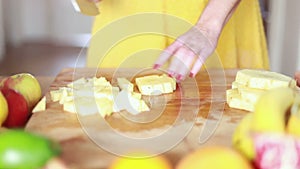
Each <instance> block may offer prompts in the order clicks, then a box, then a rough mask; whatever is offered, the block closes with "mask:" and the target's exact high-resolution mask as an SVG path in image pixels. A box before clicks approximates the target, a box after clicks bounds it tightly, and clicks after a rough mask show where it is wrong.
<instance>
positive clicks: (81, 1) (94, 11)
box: [71, 0, 100, 16]
mask: <svg viewBox="0 0 300 169" xmlns="http://www.w3.org/2000/svg"><path fill="white" fill-rule="evenodd" d="M71 2H72V5H73V7H74V9H75V10H76V11H77V12H80V13H82V14H84V15H89V16H96V15H99V14H100V12H99V8H98V7H97V3H95V2H91V1H89V0H71Z"/></svg>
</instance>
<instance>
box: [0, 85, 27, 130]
mask: <svg viewBox="0 0 300 169" xmlns="http://www.w3.org/2000/svg"><path fill="white" fill-rule="evenodd" d="M1 92H2V94H3V96H4V97H5V100H6V102H7V105H8V115H7V118H6V120H5V121H4V123H3V126H5V127H8V128H19V127H24V126H25V124H26V123H27V121H28V118H29V115H30V113H29V110H28V106H27V103H26V100H25V98H24V97H23V96H22V95H21V94H20V93H18V92H16V91H15V90H13V89H9V88H2V89H1Z"/></svg>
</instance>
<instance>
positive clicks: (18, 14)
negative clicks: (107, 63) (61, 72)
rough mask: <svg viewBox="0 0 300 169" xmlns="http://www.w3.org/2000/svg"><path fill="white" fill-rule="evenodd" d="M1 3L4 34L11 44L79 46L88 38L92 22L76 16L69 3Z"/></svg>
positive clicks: (36, 0)
mask: <svg viewBox="0 0 300 169" xmlns="http://www.w3.org/2000/svg"><path fill="white" fill-rule="evenodd" d="M3 3H4V4H3V5H4V6H5V8H4V20H5V33H6V34H7V42H8V43H10V44H13V45H19V44H21V43H23V42H28V41H49V40H50V41H54V42H55V43H62V44H66V45H75V46H76V45H79V46H80V45H82V44H80V43H83V42H84V43H85V41H86V40H87V39H86V38H88V37H89V32H90V30H91V26H92V21H93V18H92V17H89V16H84V15H82V14H80V13H77V12H76V11H75V10H74V9H73V6H72V3H71V1H70V0H5V1H4V2H3ZM82 37H84V38H85V39H82Z"/></svg>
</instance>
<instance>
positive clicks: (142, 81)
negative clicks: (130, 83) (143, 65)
mask: <svg viewBox="0 0 300 169" xmlns="http://www.w3.org/2000/svg"><path fill="white" fill-rule="evenodd" d="M135 83H136V85H137V86H138V89H139V91H140V92H141V93H142V94H143V95H157V94H162V93H172V92H173V91H174V90H176V80H175V79H174V78H171V77H169V76H167V75H165V74H163V75H149V76H143V77H138V78H136V79H135Z"/></svg>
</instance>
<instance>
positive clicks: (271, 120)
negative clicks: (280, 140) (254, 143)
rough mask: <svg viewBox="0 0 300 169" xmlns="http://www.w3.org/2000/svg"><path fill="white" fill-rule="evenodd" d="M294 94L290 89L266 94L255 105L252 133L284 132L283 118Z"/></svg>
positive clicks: (271, 91) (292, 100)
mask: <svg viewBox="0 0 300 169" xmlns="http://www.w3.org/2000/svg"><path fill="white" fill-rule="evenodd" d="M294 98H295V93H294V91H293V90H292V89H291V88H277V89H272V90H270V91H269V92H266V93H265V94H264V95H262V96H261V97H260V99H259V100H258V101H257V103H256V104H255V111H254V113H253V118H252V120H253V123H252V126H251V130H252V131H254V132H280V133H284V132H285V123H286V121H285V116H286V112H287V111H288V109H289V108H290V107H291V106H292V104H293V102H294Z"/></svg>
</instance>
